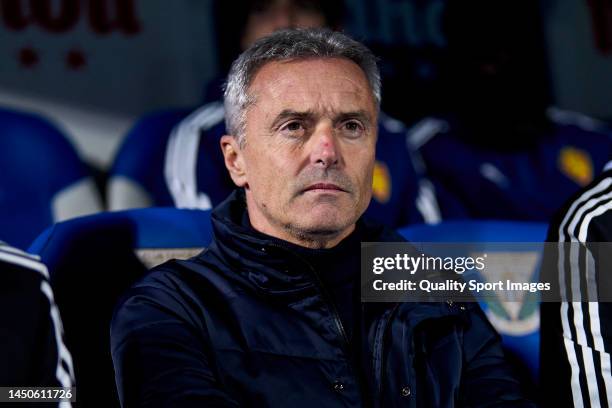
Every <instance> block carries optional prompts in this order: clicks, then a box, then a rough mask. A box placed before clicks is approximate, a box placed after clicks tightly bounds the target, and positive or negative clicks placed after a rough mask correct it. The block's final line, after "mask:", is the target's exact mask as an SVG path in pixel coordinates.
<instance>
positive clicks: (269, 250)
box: [209, 189, 405, 295]
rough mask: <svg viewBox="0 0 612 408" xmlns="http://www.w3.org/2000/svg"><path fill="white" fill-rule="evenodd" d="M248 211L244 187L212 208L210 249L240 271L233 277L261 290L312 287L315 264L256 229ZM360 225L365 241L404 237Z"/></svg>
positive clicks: (284, 291) (278, 291)
mask: <svg viewBox="0 0 612 408" xmlns="http://www.w3.org/2000/svg"><path fill="white" fill-rule="evenodd" d="M246 212H247V209H246V200H245V197H244V192H243V190H241V189H240V190H235V191H234V192H233V193H232V194H231V195H230V196H229V197H228V198H227V199H226V200H225V201H224V202H223V203H221V204H220V205H219V206H218V207H216V208H215V209H214V210H213V212H212V217H211V218H212V228H213V235H214V240H213V243H212V244H211V246H210V247H209V251H212V252H213V253H215V254H217V255H219V256H220V258H221V260H222V261H223V262H225V263H227V264H228V265H229V266H230V268H229V269H230V270H231V271H232V273H233V274H234V275H238V276H234V277H233V278H239V279H240V280H242V281H243V283H245V284H247V285H249V286H253V287H255V288H256V289H258V290H261V291H264V292H267V293H269V294H277V295H280V294H282V295H289V294H296V292H301V291H303V290H313V289H314V288H313V286H314V282H315V279H314V276H313V271H312V267H311V266H310V265H309V264H308V262H306V261H305V259H304V258H303V257H302V256H300V254H298V252H299V251H296V250H295V245H294V244H291V243H289V242H286V241H283V240H281V239H277V238H274V237H270V236H267V235H264V234H262V233H259V232H257V231H255V230H253V228H252V227H250V225H249V224H248V222H246V223H245V219H247V220H248V218H245V217H246ZM357 228H358V229H359V231H360V235H361V237H362V240H364V241H365V240H367V241H389V242H394V241H395V242H397V241H405V239H404V238H402V237H401V236H400V235H399V234H397V233H395V232H394V231H391V230H389V229H386V228H384V227H382V226H379V225H374V224H370V223H368V222H366V221H363V220H359V221H358V227H357ZM340 245H342V243H341V244H340ZM355 246H356V248H355V256H357V257H359V256H360V252H359V251H360V247H359V246H358V245H355Z"/></svg>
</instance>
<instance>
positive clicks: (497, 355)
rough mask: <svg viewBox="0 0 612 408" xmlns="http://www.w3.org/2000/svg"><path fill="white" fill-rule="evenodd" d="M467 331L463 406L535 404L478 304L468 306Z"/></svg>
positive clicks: (465, 336)
mask: <svg viewBox="0 0 612 408" xmlns="http://www.w3.org/2000/svg"><path fill="white" fill-rule="evenodd" d="M468 307H469V308H470V309H471V310H470V309H469V310H470V312H469V313H467V316H468V317H469V322H468V327H467V329H466V330H465V332H464V338H463V348H464V350H463V351H464V368H463V373H462V381H461V389H460V396H459V400H460V401H459V405H460V406H467V407H535V404H533V403H532V402H530V401H528V400H527V399H526V398H525V397H524V395H523V393H522V391H521V385H520V383H519V381H518V380H517V378H516V377H515V375H514V374H513V372H512V370H511V369H510V366H509V365H508V364H507V362H506V360H505V357H504V351H503V349H502V344H501V339H500V337H499V335H498V334H497V332H496V331H495V329H494V328H493V326H491V324H490V323H489V321H488V319H487V317H486V316H485V315H484V313H483V312H482V310H481V309H480V307H478V305H477V304H470V305H469V306H468Z"/></svg>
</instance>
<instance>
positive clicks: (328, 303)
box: [270, 244, 370, 407]
mask: <svg viewBox="0 0 612 408" xmlns="http://www.w3.org/2000/svg"><path fill="white" fill-rule="evenodd" d="M270 246H273V247H277V248H280V249H282V250H284V251H287V252H289V253H290V254H291V255H293V256H295V257H296V258H298V259H299V260H300V261H301V262H303V263H304V264H305V265H306V266H307V267H308V269H309V270H310V272H311V274H312V275H313V276H314V278H315V281H316V282H315V283H316V285H317V286H318V288H319V292H320V293H321V296H322V297H323V302H324V303H325V304H326V306H327V307H328V308H329V310H330V312H331V315H332V318H333V320H334V323H335V324H336V329H337V330H338V332H339V333H340V337H341V339H342V346H343V347H342V349H343V350H342V351H343V353H344V358H345V359H346V361H348V364H349V366H350V367H351V371H353V375H354V376H355V378H356V380H357V384H358V387H359V389H360V391H361V395H362V397H363V398H364V401H363V406H364V407H369V406H370V404H369V401H368V394H367V392H366V388H365V386H364V384H363V381H362V379H361V375H360V374H359V373H358V372H357V369H356V368H355V364H354V363H353V359H352V358H351V353H350V347H351V346H350V342H349V338H348V336H347V334H346V330H345V329H344V325H343V324H342V321H341V320H340V314H339V313H338V309H337V307H336V305H335V304H334V302H332V300H331V297H330V296H329V293H328V292H327V289H325V285H323V281H322V280H321V277H320V276H319V273H318V272H317V271H316V270H315V268H313V267H312V265H310V263H309V262H308V261H307V260H305V259H304V258H302V256H301V255H298V254H295V253H293V252H291V251H290V250H289V249H288V248H285V247H284V246H282V245H278V244H270Z"/></svg>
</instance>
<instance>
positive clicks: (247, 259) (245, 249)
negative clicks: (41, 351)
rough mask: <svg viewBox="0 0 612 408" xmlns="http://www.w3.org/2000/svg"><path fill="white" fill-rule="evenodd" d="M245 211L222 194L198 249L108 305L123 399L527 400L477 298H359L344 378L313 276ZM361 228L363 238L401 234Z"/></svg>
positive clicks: (275, 402)
mask: <svg viewBox="0 0 612 408" xmlns="http://www.w3.org/2000/svg"><path fill="white" fill-rule="evenodd" d="M245 211H246V208H245V204H244V199H243V198H241V196H240V195H239V194H237V193H234V194H232V196H230V198H228V200H226V201H225V202H224V203H222V204H221V205H220V206H219V207H218V208H216V209H215V210H214V211H213V215H212V222H213V231H214V237H215V238H214V240H213V243H212V244H211V245H210V247H209V248H208V249H207V250H205V251H204V252H203V253H201V254H200V255H198V256H197V257H195V258H193V259H191V260H187V261H176V260H175V261H171V262H169V263H166V264H163V265H161V266H159V267H157V268H155V269H154V270H153V271H152V272H151V273H150V274H149V275H147V276H146V277H145V278H144V279H143V280H141V281H140V282H139V283H138V284H136V285H135V286H134V287H133V288H132V289H131V290H130V291H129V292H128V293H127V295H126V296H125V297H124V299H123V300H122V302H120V305H119V306H118V308H117V309H116V311H115V315H114V318H113V323H112V341H111V344H112V355H113V361H114V364H115V371H116V379H117V386H118V390H119V395H120V399H121V401H122V404H123V406H126V407H138V406H147V407H191V406H194V407H195V406H198V407H238V406H240V407H292V408H298V407H313V406H315V407H317V408H323V407H361V406H374V407H396V406H402V407H452V406H471V407H475V406H512V407H516V406H531V404H530V403H528V402H525V401H523V399H522V395H521V393H520V391H519V385H518V383H517V381H515V379H514V378H513V377H512V376H511V374H510V373H509V371H508V368H507V366H506V364H505V362H504V356H503V352H502V349H501V344H500V341H499V337H498V335H497V334H496V333H495V331H494V329H493V328H492V327H491V325H490V324H489V323H488V321H487V320H486V318H485V316H484V315H483V313H482V312H481V311H480V309H479V308H478V307H477V305H475V304H470V305H467V304H466V305H463V304H461V305H459V304H453V303H448V304H447V303H401V304H391V303H388V304H387V303H383V304H366V303H364V304H362V313H361V316H360V317H359V319H361V326H362V329H361V336H360V337H361V338H362V339H363V341H362V343H363V344H362V345H361V346H359V345H351V346H353V347H355V346H357V347H361V349H362V353H361V361H360V366H361V370H362V372H360V373H358V372H356V370H355V368H354V365H353V360H352V359H351V358H350V357H349V354H350V353H349V352H348V349H349V344H348V341H347V340H346V335H345V331H344V328H343V327H342V323H341V321H340V319H339V317H338V314H337V312H336V309H335V307H334V306H333V305H332V304H331V303H330V301H329V299H328V297H327V296H326V294H325V293H326V291H325V289H324V288H322V285H321V283H320V282H321V279H320V277H319V276H318V275H317V271H316V270H314V269H313V268H312V267H311V266H310V265H308V264H306V263H305V261H304V260H303V258H297V257H296V254H295V253H294V252H291V251H289V250H288V249H287V248H288V247H286V246H284V245H283V241H280V240H274V239H264V238H261V237H259V236H256V235H254V234H253V233H251V231H250V230H249V229H247V228H245V227H243V226H242V225H241V222H240V220H241V219H242V217H243V215H244V212H245ZM363 228H364V229H365V233H364V235H365V236H366V237H367V239H368V240H370V241H403V239H402V238H401V237H400V236H398V235H397V234H395V233H394V232H391V231H389V230H385V229H382V228H374V227H370V226H364V227H363ZM355 251H356V252H355V256H359V254H358V252H357V251H359V248H356V249H355ZM355 273H356V274H357V273H359V272H358V271H355Z"/></svg>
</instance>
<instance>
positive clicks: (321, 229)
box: [296, 212, 356, 235]
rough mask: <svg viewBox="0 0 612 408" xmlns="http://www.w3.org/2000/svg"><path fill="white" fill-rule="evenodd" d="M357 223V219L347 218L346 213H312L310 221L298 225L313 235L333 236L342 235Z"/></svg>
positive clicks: (302, 221) (306, 220) (303, 221)
mask: <svg viewBox="0 0 612 408" xmlns="http://www.w3.org/2000/svg"><path fill="white" fill-rule="evenodd" d="M355 221H356V218H354V217H347V216H346V213H344V214H340V213H338V212H333V213H332V212H325V213H322V214H321V213H319V214H316V213H314V214H313V213H310V214H309V217H308V219H303V220H301V222H300V223H298V224H296V225H299V226H300V227H301V229H302V230H303V231H305V232H309V233H312V234H321V235H333V234H338V233H341V232H342V231H344V230H345V229H347V228H348V227H350V226H351V225H353V224H354V223H355Z"/></svg>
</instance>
